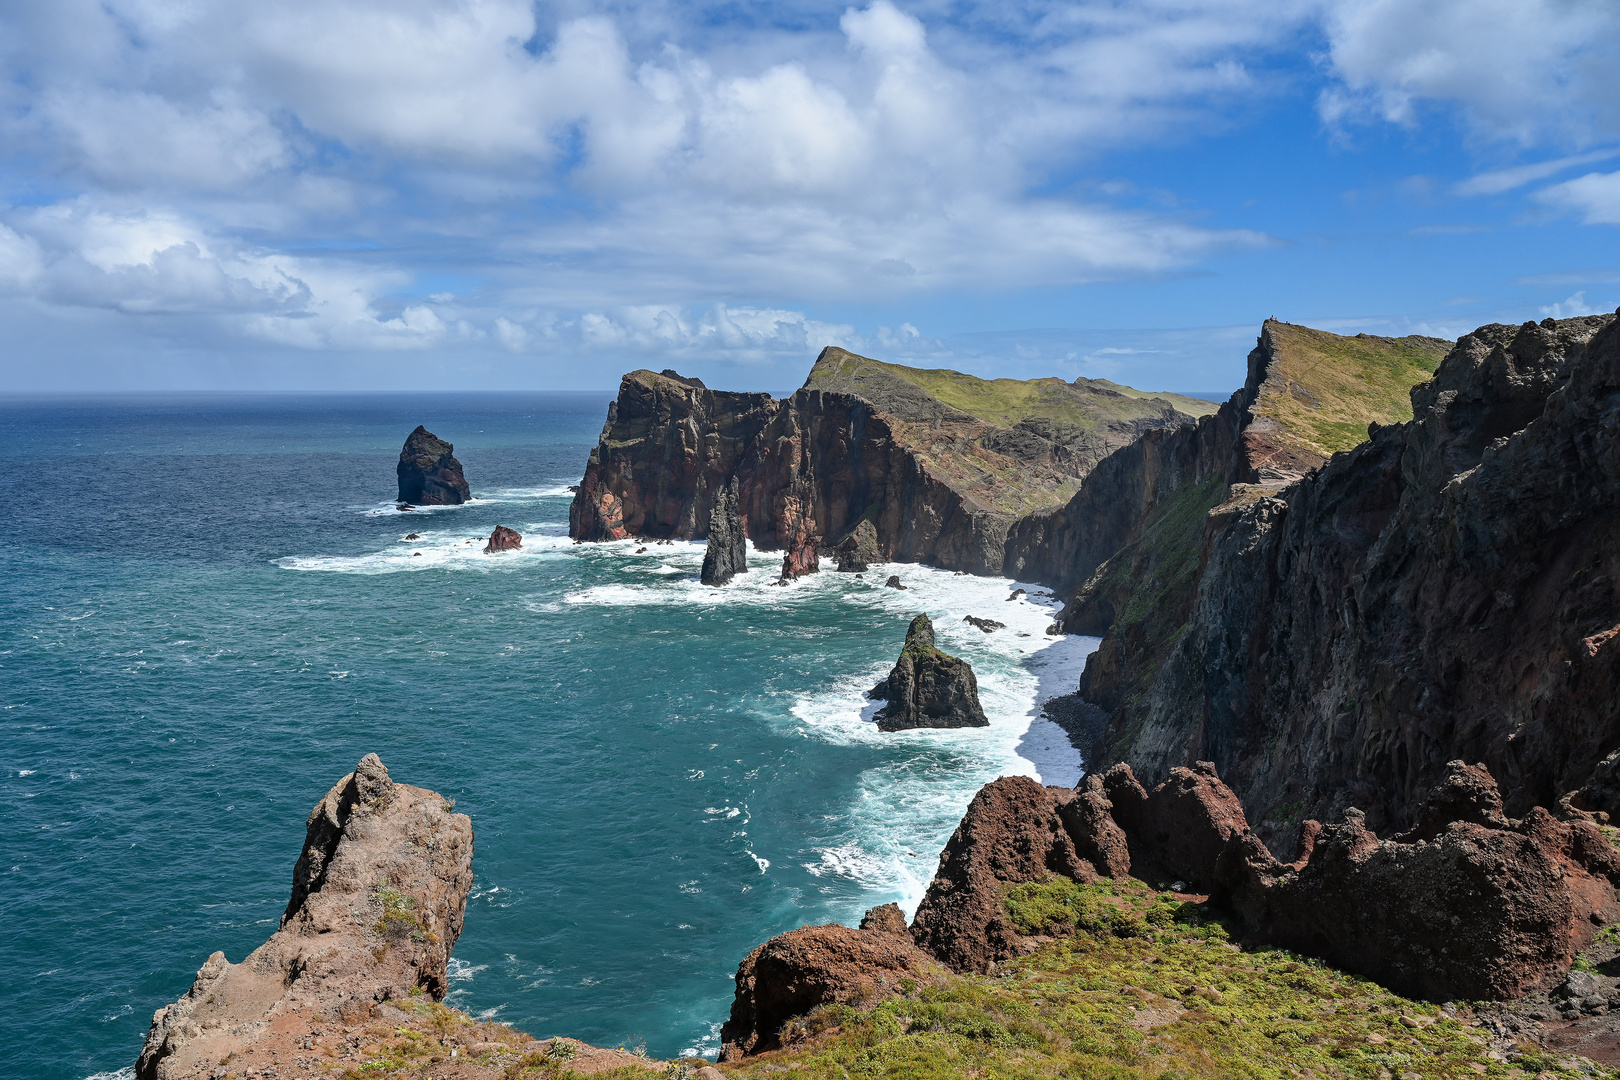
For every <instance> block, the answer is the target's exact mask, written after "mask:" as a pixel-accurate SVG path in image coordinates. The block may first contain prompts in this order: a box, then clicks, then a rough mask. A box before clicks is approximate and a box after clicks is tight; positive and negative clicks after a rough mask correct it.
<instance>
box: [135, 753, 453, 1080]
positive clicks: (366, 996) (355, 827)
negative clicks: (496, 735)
mask: <svg viewBox="0 0 1620 1080" xmlns="http://www.w3.org/2000/svg"><path fill="white" fill-rule="evenodd" d="M306 832H307V836H306V840H305V843H304V850H303V852H302V854H300V855H299V858H298V863H297V866H296V867H295V868H294V871H293V887H292V896H291V899H290V900H289V901H288V904H287V910H286V913H285V914H283V915H282V917H281V928H280V929H279V930H277V931H276V933H274V934H272V935H271V937H270V939H269V940H268V941H266V942H265V943H264V944H263V945H261V946H259V948H257V949H255V950H254V951H253V952H252V953H251V954H250V955H249V956H248V957H247V958H246V959H244V960H243V961H242V962H241V963H240V964H232V963H230V962H229V961H227V960H226V959H225V955H224V954H223V953H218V952H216V953H214V954H213V955H212V956H210V957H209V958H208V962H207V963H206V964H204V965H203V967H202V969H201V970H199V971H198V972H197V979H196V982H195V984H194V985H193V986H192V988H191V990H190V991H189V992H188V993H187V994H186V995H185V996H184V997H182V998H180V1000H178V1001H176V1002H175V1003H174V1004H172V1005H169V1006H167V1007H166V1008H163V1009H160V1010H158V1012H157V1013H156V1014H155V1015H154V1016H153V1018H152V1028H151V1031H150V1032H149V1033H148V1034H147V1037H146V1045H145V1047H144V1048H143V1049H142V1050H141V1055H140V1059H139V1061H138V1062H137V1063H136V1075H137V1077H139V1078H140V1080H180V1078H183V1077H184V1078H190V1077H212V1076H213V1074H214V1070H215V1069H216V1067H217V1066H218V1064H219V1062H220V1061H221V1060H223V1059H224V1058H225V1057H227V1056H228V1055H230V1054H233V1053H238V1054H239V1053H243V1052H245V1051H248V1050H250V1049H251V1047H252V1046H253V1044H254V1043H255V1042H256V1041H257V1040H258V1039H259V1038H260V1037H262V1036H266V1035H267V1033H271V1032H273V1031H276V1030H279V1027H278V1018H280V1017H286V1016H291V1015H293V1014H300V1015H313V1014H316V1013H326V1014H330V1015H332V1016H333V1017H342V1016H345V1015H350V1014H353V1015H356V1016H362V1017H363V1016H365V1015H369V1013H370V1012H371V1011H372V1010H374V1009H375V1006H376V1004H377V1003H378V1002H382V1001H387V1000H389V999H391V998H404V997H406V996H408V995H409V994H410V993H411V992H412V991H413V990H416V991H422V992H425V993H426V994H428V995H429V996H430V997H432V998H434V999H438V998H442V997H443V996H444V993H445V991H446V989H448V984H447V981H446V966H447V964H448V961H449V957H450V950H451V948H452V947H453V946H454V945H455V942H456V938H457V937H459V936H460V934H461V927H462V919H463V916H464V914H465V912H466V907H467V893H468V891H469V890H470V889H471V888H472V882H473V874H472V849H473V836H472V823H471V822H470V821H469V820H468V818H467V816H466V815H465V814H456V813H453V812H452V811H451V810H450V808H449V806H448V805H447V804H446V803H445V801H444V799H443V798H442V797H441V796H439V795H437V794H435V793H434V792H431V791H427V790H424V789H422V788H416V787H410V786H408V785H405V784H399V783H395V782H394V780H393V779H392V778H390V777H389V775H388V770H387V769H385V768H384V767H383V764H382V762H381V761H379V760H378V759H377V756H376V755H375V754H367V755H366V756H365V757H364V758H363V759H361V761H360V764H359V765H358V766H357V767H356V768H355V771H354V772H352V773H350V774H349V775H348V776H345V777H344V778H343V779H342V780H339V781H338V782H337V784H336V785H335V786H334V787H333V788H332V790H331V791H329V792H327V793H326V796H325V798H323V799H322V800H321V801H320V802H319V803H317V804H316V806H315V809H314V810H313V811H312V812H311V814H310V816H309V822H308V825H307V830H306ZM280 1026H281V1027H284V1026H285V1023H282V1024H280Z"/></svg>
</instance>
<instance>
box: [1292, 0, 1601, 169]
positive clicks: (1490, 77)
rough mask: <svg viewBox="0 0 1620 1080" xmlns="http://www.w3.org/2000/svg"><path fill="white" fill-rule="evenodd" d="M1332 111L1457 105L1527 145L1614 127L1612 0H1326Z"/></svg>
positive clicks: (1478, 122) (1482, 124) (1480, 124)
mask: <svg viewBox="0 0 1620 1080" xmlns="http://www.w3.org/2000/svg"><path fill="white" fill-rule="evenodd" d="M1325 28H1326V30H1327V34H1328V41H1329V45H1328V62H1329V64H1330V66H1331V70H1332V72H1333V73H1334V74H1335V75H1336V76H1337V77H1338V79H1339V80H1340V82H1339V85H1337V86H1334V87H1330V88H1329V89H1327V90H1326V91H1324V92H1323V94H1322V97H1321V109H1322V114H1323V116H1324V118H1325V119H1327V120H1328V121H1329V122H1330V123H1342V122H1345V121H1347V120H1350V119H1355V118H1358V117H1368V116H1373V117H1380V118H1382V119H1384V120H1388V121H1391V122H1394V123H1397V124H1403V125H1408V126H1412V125H1415V124H1417V123H1418V121H1419V120H1420V119H1421V118H1422V111H1423V108H1424V107H1425V106H1429V107H1456V108H1458V109H1460V110H1461V113H1462V115H1463V117H1464V118H1465V120H1466V122H1467V123H1468V124H1470V125H1471V126H1472V127H1473V128H1474V130H1475V131H1477V132H1478V133H1479V134H1481V135H1483V136H1485V137H1487V138H1491V139H1506V140H1511V141H1515V142H1518V143H1520V144H1523V145H1535V144H1539V143H1543V142H1546V141H1548V140H1554V141H1562V142H1573V143H1577V144H1578V143H1582V142H1585V143H1590V142H1591V141H1592V140H1596V139H1605V138H1613V137H1615V136H1616V135H1620V7H1617V6H1616V5H1614V4H1612V3H1610V2H1608V0H1332V2H1331V3H1329V4H1328V6H1327V9H1326V18H1325Z"/></svg>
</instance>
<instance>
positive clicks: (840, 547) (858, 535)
mask: <svg viewBox="0 0 1620 1080" xmlns="http://www.w3.org/2000/svg"><path fill="white" fill-rule="evenodd" d="M833 556H834V557H835V558H836V559H837V560H838V570H839V572H840V573H844V574H864V573H865V572H866V571H867V570H869V569H870V568H871V565H872V564H873V563H877V562H882V561H883V552H882V550H881V549H880V548H879V547H878V538H877V529H876V528H874V527H873V525H872V523H871V522H870V521H867V520H866V519H865V518H862V519H861V520H860V521H859V522H858V523H857V524H856V525H855V528H854V529H853V530H851V531H850V533H849V535H848V536H845V537H844V538H843V539H842V540H840V541H838V542H837V543H835V544H834V545H833Z"/></svg>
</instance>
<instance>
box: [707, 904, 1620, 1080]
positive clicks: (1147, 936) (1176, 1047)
mask: <svg viewBox="0 0 1620 1080" xmlns="http://www.w3.org/2000/svg"><path fill="white" fill-rule="evenodd" d="M1007 899H1008V908H1009V911H1010V912H1011V914H1012V916H1013V919H1014V921H1015V922H1016V923H1018V924H1019V926H1020V928H1021V929H1023V930H1024V931H1026V932H1028V933H1034V934H1043V933H1044V934H1059V935H1063V936H1057V937H1054V938H1053V939H1051V940H1048V941H1045V942H1044V943H1043V944H1042V945H1041V946H1040V947H1039V948H1038V949H1037V950H1036V951H1035V952H1034V953H1032V954H1031V955H1029V956H1026V957H1023V958H1021V959H1019V960H1016V961H1011V962H1008V963H1005V964H1003V965H1001V966H1000V967H999V968H998V970H997V971H996V972H995V973H994V974H992V975H987V976H972V975H967V976H951V977H949V978H947V979H946V980H944V982H942V983H941V984H939V985H935V986H923V985H910V984H902V985H903V987H904V988H905V990H904V993H902V994H901V995H900V996H897V997H894V998H890V999H889V1000H887V1001H884V1002H881V1003H879V1004H878V1005H876V1007H873V1008H870V1009H867V1010H864V1011H863V1010H860V1009H855V1008H851V1007H848V1006H831V1007H827V1008H823V1009H820V1010H818V1011H816V1012H814V1013H812V1014H810V1015H809V1016H807V1017H805V1018H803V1019H802V1020H800V1021H796V1022H794V1023H793V1030H792V1033H793V1034H794V1035H795V1036H796V1037H797V1039H798V1041H797V1042H796V1043H795V1044H793V1045H791V1046H790V1047H789V1048H788V1049H786V1050H783V1051H779V1052H776V1053H772V1054H767V1055H762V1056H761V1057H760V1058H756V1059H753V1060H751V1061H749V1062H746V1063H743V1064H741V1065H739V1066H736V1067H729V1066H728V1067H727V1068H726V1070H725V1071H726V1072H727V1074H728V1075H731V1076H738V1077H747V1078H750V1080H766V1078H767V1077H777V1076H780V1075H782V1070H783V1069H784V1067H785V1068H786V1069H787V1070H790V1071H791V1075H793V1076H794V1077H802V1078H803V1080H823V1078H825V1080H849V1078H866V1077H870V1078H886V1080H944V1078H946V1077H982V1078H986V1080H988V1078H992V1077H993V1078H997V1080H1023V1078H1031V1080H1033V1078H1049V1077H1065V1078H1068V1077H1088V1078H1092V1077H1094V1078H1099V1080H1126V1078H1131V1080H1135V1078H1152V1080H1192V1078H1195V1077H1197V1078H1206V1077H1210V1078H1213V1077H1223V1078H1224V1077H1244V1078H1253V1080H1295V1078H1299V1077H1317V1078H1319V1080H1328V1078H1341V1077H1342V1078H1366V1080H1375V1078H1396V1077H1412V1076H1417V1077H1422V1078H1425V1080H1428V1078H1453V1077H1455V1078H1463V1077H1468V1078H1472V1077H1478V1076H1494V1077H1531V1076H1537V1075H1540V1074H1543V1073H1551V1074H1552V1075H1554V1076H1569V1077H1575V1076H1613V1075H1615V1074H1614V1073H1611V1072H1608V1071H1606V1070H1602V1069H1597V1070H1596V1071H1593V1067H1592V1066H1590V1064H1589V1063H1586V1062H1584V1061H1582V1062H1580V1063H1579V1066H1577V1065H1576V1064H1575V1063H1574V1062H1567V1063H1566V1062H1564V1061H1559V1060H1553V1059H1550V1058H1543V1057H1541V1056H1539V1055H1537V1054H1534V1053H1530V1054H1520V1055H1516V1056H1515V1057H1514V1058H1513V1060H1511V1061H1509V1060H1501V1059H1500V1058H1497V1057H1492V1056H1490V1052H1489V1051H1490V1047H1489V1042H1488V1035H1487V1033H1486V1032H1485V1030H1483V1029H1482V1028H1478V1027H1474V1026H1472V1024H1473V1021H1471V1020H1470V1019H1468V1018H1467V1016H1466V1010H1465V1011H1464V1013H1463V1014H1462V1015H1461V1016H1460V1017H1459V1018H1453V1017H1451V1016H1448V1015H1446V1014H1445V1013H1443V1012H1442V1011H1441V1010H1440V1008H1439V1007H1437V1006H1434V1005H1429V1004H1424V1003H1421V1002H1414V1001H1410V1000H1407V999H1405V998H1401V997H1399V996H1397V995H1395V994H1391V993H1389V992H1388V991H1386V990H1384V989H1383V988H1381V987H1379V986H1378V985H1377V984H1375V983H1371V982H1368V981H1366V980H1364V979H1359V978H1356V977H1354V976H1351V975H1346V974H1344V973H1342V972H1339V971H1335V970H1334V969H1332V968H1329V967H1326V966H1324V965H1323V964H1321V963H1319V962H1317V961H1313V960H1309V959H1305V958H1302V957H1299V956H1296V955H1294V954H1291V953H1288V952H1285V951H1283V950H1280V949H1266V948H1262V949H1241V948H1238V947H1237V946H1236V945H1234V944H1232V942H1231V941H1230V940H1229V937H1228V935H1227V932H1226V930H1225V929H1224V928H1223V927H1222V926H1221V925H1220V924H1219V923H1211V922H1206V921H1205V919H1204V915H1203V912H1202V911H1201V909H1199V908H1198V907H1197V906H1196V905H1193V904H1183V903H1178V902H1176V901H1175V900H1174V899H1172V898H1170V897H1168V896H1167V895H1164V894H1158V893H1154V892H1153V891H1151V890H1150V889H1149V888H1148V887H1147V886H1146V885H1143V884H1141V883H1140V882H1135V881H1126V882H1117V883H1105V884H1102V885H1094V886H1081V885H1077V884H1075V883H1074V882H1071V881H1068V880H1067V879H1058V880H1054V881H1051V882H1047V883H1041V884H1034V885H1025V886H1017V887H1014V888H1013V889H1011V890H1009V893H1008V898H1007Z"/></svg>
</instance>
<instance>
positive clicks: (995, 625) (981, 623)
mask: <svg viewBox="0 0 1620 1080" xmlns="http://www.w3.org/2000/svg"><path fill="white" fill-rule="evenodd" d="M962 621H963V622H965V623H972V624H973V625H974V626H977V627H978V628H979V629H980V630H983V631H984V632H985V633H987V634H989V633H993V632H994V631H996V630H1000V629H1003V628H1004V627H1005V626H1006V625H1007V624H1006V623H1004V622H996V620H994V619H981V618H979V617H978V616H977V615H964V616H962ZM1025 636H1026V637H1027V636H1028V635H1025Z"/></svg>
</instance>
